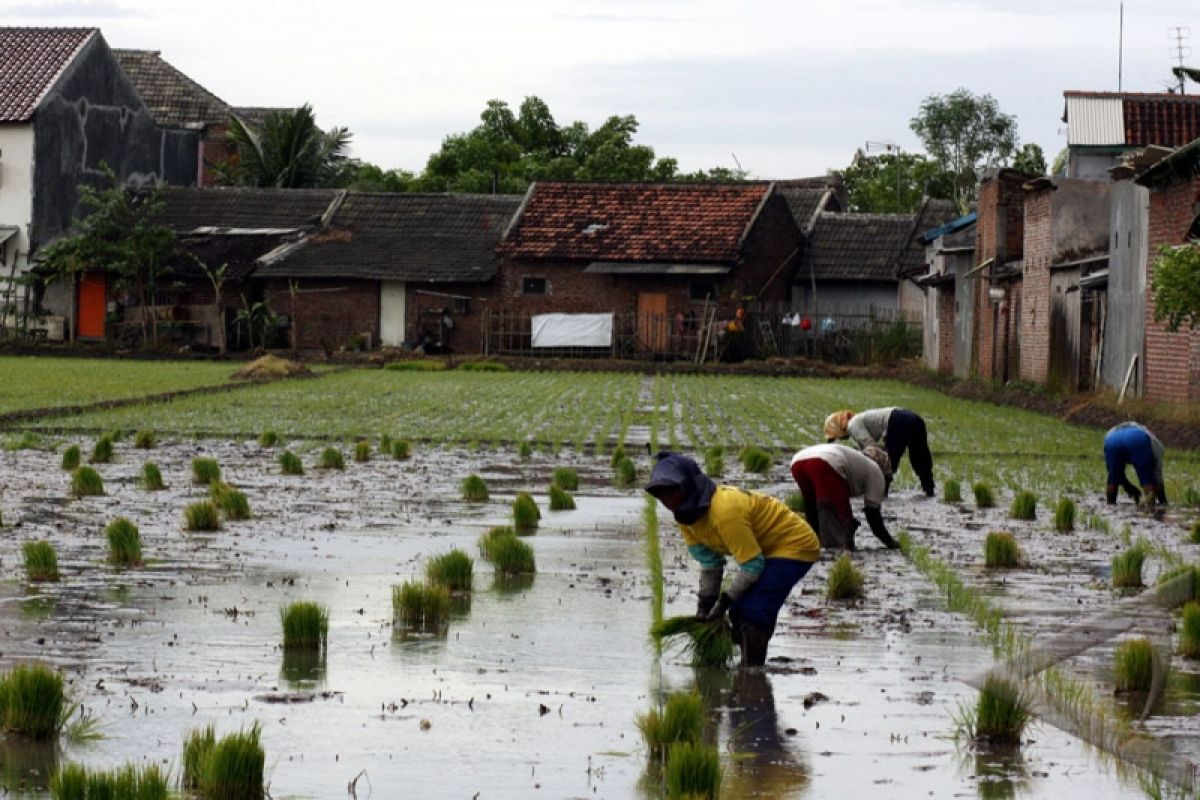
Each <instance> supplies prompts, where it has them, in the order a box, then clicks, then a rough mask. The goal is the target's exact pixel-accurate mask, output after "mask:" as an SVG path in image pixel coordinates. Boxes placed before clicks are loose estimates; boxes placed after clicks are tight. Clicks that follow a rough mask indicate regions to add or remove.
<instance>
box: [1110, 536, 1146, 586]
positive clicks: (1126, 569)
mask: <svg viewBox="0 0 1200 800" xmlns="http://www.w3.org/2000/svg"><path fill="white" fill-rule="evenodd" d="M1146 555H1147V553H1146V547H1145V545H1143V544H1142V543H1141V542H1139V543H1138V544H1135V545H1133V546H1132V547H1130V548H1129V549H1128V550H1126V551H1125V552H1124V553H1119V554H1117V555H1115V556H1113V557H1112V585H1113V587H1114V588H1117V589H1122V588H1124V589H1130V588H1138V587H1140V586H1143V585H1144V584H1143V583H1142V565H1143V564H1144V563H1145V562H1146Z"/></svg>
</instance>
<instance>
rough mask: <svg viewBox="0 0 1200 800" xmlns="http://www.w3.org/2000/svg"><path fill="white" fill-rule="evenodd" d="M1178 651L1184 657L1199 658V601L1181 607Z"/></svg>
mask: <svg viewBox="0 0 1200 800" xmlns="http://www.w3.org/2000/svg"><path fill="white" fill-rule="evenodd" d="M1179 653H1180V655H1182V656H1183V657H1184V658H1200V603H1197V602H1194V601H1193V602H1191V603H1188V604H1187V605H1185V606H1184V607H1183V616H1182V617H1180V619H1179Z"/></svg>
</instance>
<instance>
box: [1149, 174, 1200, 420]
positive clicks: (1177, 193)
mask: <svg viewBox="0 0 1200 800" xmlns="http://www.w3.org/2000/svg"><path fill="white" fill-rule="evenodd" d="M1198 201H1200V178H1195V179H1192V180H1191V181H1176V182H1174V183H1172V184H1170V185H1169V186H1165V187H1163V188H1159V189H1153V190H1151V192H1150V231H1149V235H1148V237H1147V240H1148V244H1149V246H1148V248H1147V249H1148V263H1147V265H1146V317H1145V323H1146V338H1145V362H1146V363H1145V369H1144V372H1143V375H1144V380H1145V391H1144V394H1145V396H1146V398H1148V399H1151V400H1169V401H1175V402H1186V401H1194V400H1200V331H1189V330H1187V329H1181V330H1180V331H1178V332H1176V333H1170V332H1168V331H1167V329H1166V325H1165V324H1163V323H1160V322H1155V321H1154V294H1153V292H1152V291H1151V289H1150V283H1151V281H1152V280H1153V278H1154V261H1155V259H1156V258H1157V256H1158V248H1159V247H1161V246H1163V245H1177V244H1182V243H1183V242H1184V240H1185V237H1186V235H1187V231H1188V227H1189V226H1190V225H1191V223H1192V219H1193V218H1194V217H1195V214H1196V204H1197V202H1198Z"/></svg>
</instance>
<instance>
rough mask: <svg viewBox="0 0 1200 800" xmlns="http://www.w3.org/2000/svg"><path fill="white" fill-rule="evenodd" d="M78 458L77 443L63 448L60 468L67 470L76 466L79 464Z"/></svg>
mask: <svg viewBox="0 0 1200 800" xmlns="http://www.w3.org/2000/svg"><path fill="white" fill-rule="evenodd" d="M80 458H81V454H80V452H79V445H77V444H73V445H71V446H70V447H68V448H67V449H66V450H63V454H62V468H63V469H65V470H67V471H70V470H73V469H75V468H76V467H78V466H79V460H80Z"/></svg>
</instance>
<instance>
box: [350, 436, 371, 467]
mask: <svg viewBox="0 0 1200 800" xmlns="http://www.w3.org/2000/svg"><path fill="white" fill-rule="evenodd" d="M354 460H355V461H356V462H358V463H359V464H365V463H367V462H368V461H370V460H371V443H370V442H368V441H367V440H366V439H359V440H358V441H357V442H355V443H354Z"/></svg>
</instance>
